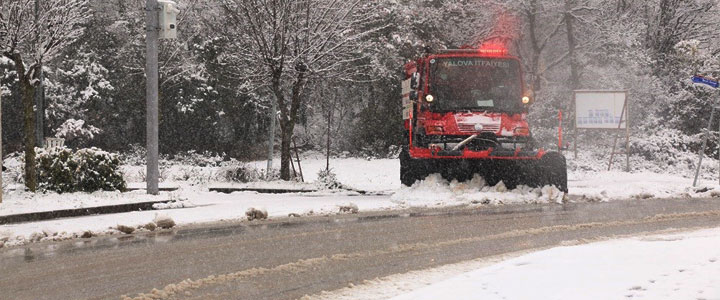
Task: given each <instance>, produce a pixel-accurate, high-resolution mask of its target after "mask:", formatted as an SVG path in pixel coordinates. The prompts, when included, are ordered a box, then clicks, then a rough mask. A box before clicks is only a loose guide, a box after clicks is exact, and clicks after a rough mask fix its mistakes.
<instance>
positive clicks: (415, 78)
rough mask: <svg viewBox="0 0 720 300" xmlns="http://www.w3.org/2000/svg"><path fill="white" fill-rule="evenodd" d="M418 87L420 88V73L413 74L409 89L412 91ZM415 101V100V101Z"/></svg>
mask: <svg viewBox="0 0 720 300" xmlns="http://www.w3.org/2000/svg"><path fill="white" fill-rule="evenodd" d="M419 87H420V73H418V72H415V73H413V74H412V76H411V77H410V88H411V89H413V90H417V89H418V88H419ZM416 94H417V93H416ZM415 100H417V99H415Z"/></svg>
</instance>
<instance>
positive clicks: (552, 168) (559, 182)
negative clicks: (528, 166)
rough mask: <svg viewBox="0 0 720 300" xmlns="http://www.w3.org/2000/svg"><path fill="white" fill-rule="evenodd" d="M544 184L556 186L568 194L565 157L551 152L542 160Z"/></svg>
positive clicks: (541, 167)
mask: <svg viewBox="0 0 720 300" xmlns="http://www.w3.org/2000/svg"><path fill="white" fill-rule="evenodd" d="M540 169H541V170H542V175H540V176H541V177H542V179H544V180H543V184H546V185H554V186H555V187H557V188H558V189H559V190H561V191H563V192H565V193H567V192H568V185H567V165H566V162H565V157H564V156H562V154H560V153H558V152H550V153H547V154H545V155H544V156H543V157H542V158H541V159H540Z"/></svg>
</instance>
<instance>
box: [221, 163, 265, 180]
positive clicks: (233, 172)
mask: <svg viewBox="0 0 720 300" xmlns="http://www.w3.org/2000/svg"><path fill="white" fill-rule="evenodd" d="M221 174H222V177H223V178H224V179H225V180H227V181H229V182H241V183H247V182H253V181H258V180H260V179H261V178H263V177H264V174H263V172H262V171H260V170H258V169H255V168H253V167H251V166H248V165H246V164H243V163H240V162H237V161H232V162H231V163H229V164H227V165H226V166H223V168H222V171H221Z"/></svg>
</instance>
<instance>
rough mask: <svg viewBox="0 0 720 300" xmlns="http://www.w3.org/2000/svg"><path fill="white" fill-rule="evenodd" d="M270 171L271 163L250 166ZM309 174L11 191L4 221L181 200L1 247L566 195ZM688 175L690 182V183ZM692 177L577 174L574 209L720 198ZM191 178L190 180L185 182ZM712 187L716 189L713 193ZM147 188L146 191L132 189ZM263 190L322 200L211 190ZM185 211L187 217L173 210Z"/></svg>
mask: <svg viewBox="0 0 720 300" xmlns="http://www.w3.org/2000/svg"><path fill="white" fill-rule="evenodd" d="M248 165H250V166H255V167H256V168H258V169H262V168H263V167H264V166H265V162H255V163H249V164H248ZM302 168H303V173H304V175H305V180H306V182H309V183H285V182H267V183H265V182H255V183H246V184H241V183H229V182H227V181H223V180H220V177H221V176H218V173H219V172H220V171H219V170H218V168H212V167H194V166H182V165H181V166H171V167H170V168H168V169H166V170H165V175H164V178H165V180H164V182H162V184H161V185H162V186H177V187H179V189H178V190H177V191H175V192H162V193H161V194H160V195H159V196H149V195H145V194H144V193H143V191H134V192H129V193H113V192H100V193H93V194H83V193H75V194H64V195H58V194H54V193H44V194H42V193H39V194H29V193H26V192H21V191H17V190H10V191H7V192H6V194H5V196H4V198H3V201H4V202H3V203H2V204H0V216H2V215H10V214H18V213H27V212H34V211H48V210H57V209H68V208H83V207H94V206H103V205H113V204H121V203H132V202H145V201H164V200H175V201H177V202H176V203H174V204H171V205H169V206H164V207H157V208H158V209H165V210H154V211H145V212H131V213H123V214H113V215H102V216H90V217H82V218H69V219H58V220H49V221H42V222H33V223H23V224H14V225H0V241H2V240H4V239H7V241H6V242H5V245H16V244H23V243H26V242H29V241H37V240H44V239H66V238H73V237H77V236H80V235H82V234H83V233H85V231H88V230H89V231H92V232H93V233H118V231H117V230H115V229H114V228H116V227H117V225H125V226H133V227H138V226H141V225H144V224H146V223H148V222H150V221H152V220H153V219H154V217H155V215H157V214H163V215H168V216H170V217H172V218H173V219H174V220H175V222H176V223H177V224H179V225H187V224H193V223H200V222H212V221H221V220H242V219H245V211H246V210H247V209H249V208H264V209H266V210H267V211H268V213H269V216H270V217H271V218H277V217H287V216H288V215H290V214H293V215H301V216H302V215H309V214H336V213H339V212H340V208H341V207H343V206H357V207H358V209H359V210H360V211H374V210H387V209H403V208H410V207H447V206H456V205H501V204H513V203H555V202H561V201H562V200H563V197H562V196H563V195H562V194H561V193H560V192H559V191H558V190H557V189H555V188H553V187H544V188H536V189H531V188H527V187H520V188H518V189H516V190H512V191H508V190H507V189H506V188H505V187H504V185H501V184H500V185H497V186H494V187H491V186H487V185H485V182H484V181H483V180H482V178H479V177H478V178H475V179H473V180H472V181H470V182H464V183H458V182H447V181H446V180H444V179H442V178H441V177H440V176H438V175H431V176H429V177H428V178H426V179H425V180H424V181H422V182H419V183H416V184H415V185H414V186H413V187H401V184H400V180H399V161H398V160H397V159H360V158H336V159H333V160H332V161H331V168H332V169H333V171H334V172H335V173H336V174H337V179H338V181H339V182H340V183H342V184H343V185H345V186H348V187H350V188H352V189H356V190H363V191H368V192H371V194H374V195H373V196H361V195H360V194H359V193H358V192H355V191H352V190H323V189H322V186H319V185H318V184H316V183H315V181H316V180H317V178H318V171H319V170H321V169H324V168H325V159H324V157H322V156H320V155H317V156H312V155H311V156H308V157H306V158H305V159H304V160H303V164H302ZM125 173H126V178H128V180H129V181H139V180H141V178H140V175H141V173H142V167H126V168H125ZM688 173H689V172H688ZM683 175H684V176H683ZM688 175H689V174H674V175H673V174H658V173H650V172H638V173H624V172H620V171H611V172H598V171H585V172H583V171H575V172H570V174H569V189H570V195H569V197H568V199H569V201H612V200H623V199H632V198H641V199H647V198H668V197H715V196H720V187H718V186H717V185H716V184H714V185H712V184H709V183H710V181H709V180H705V181H704V183H706V185H705V186H704V187H703V188H700V189H695V188H692V187H691V184H692V180H691V179H688V177H687V176H688ZM182 178H187V180H179V179H182ZM708 184H709V185H708ZM133 185H140V186H142V185H143V184H142V183H137V182H136V183H131V186H133ZM227 186H233V187H261V188H272V187H276V188H302V189H306V190H309V189H320V190H319V191H317V192H308V193H299V194H285V195H268V194H258V193H254V192H238V193H233V194H230V195H227V194H220V193H214V192H209V191H208V188H210V187H227ZM179 207H184V208H183V209H172V208H179Z"/></svg>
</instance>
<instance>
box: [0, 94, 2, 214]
mask: <svg viewBox="0 0 720 300" xmlns="http://www.w3.org/2000/svg"><path fill="white" fill-rule="evenodd" d="M2 146H3V145H2V92H0V203H2V197H3V180H2V168H3V155H2Z"/></svg>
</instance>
